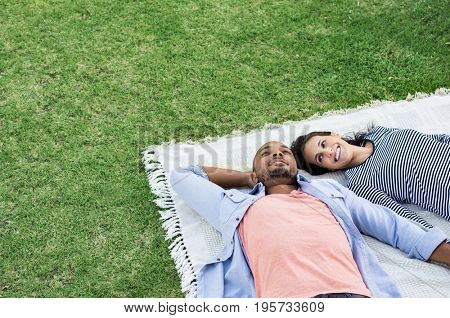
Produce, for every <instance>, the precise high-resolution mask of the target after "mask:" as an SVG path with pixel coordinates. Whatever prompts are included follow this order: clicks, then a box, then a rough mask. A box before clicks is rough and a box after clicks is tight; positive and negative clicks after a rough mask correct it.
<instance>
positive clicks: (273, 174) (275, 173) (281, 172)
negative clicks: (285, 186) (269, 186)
mask: <svg viewBox="0 0 450 318" xmlns="http://www.w3.org/2000/svg"><path fill="white" fill-rule="evenodd" d="M293 177H295V175H293V174H291V173H290V172H289V170H288V169H286V168H284V167H278V168H275V169H274V170H272V171H270V172H269V174H268V178H269V179H279V178H286V179H291V178H293Z"/></svg>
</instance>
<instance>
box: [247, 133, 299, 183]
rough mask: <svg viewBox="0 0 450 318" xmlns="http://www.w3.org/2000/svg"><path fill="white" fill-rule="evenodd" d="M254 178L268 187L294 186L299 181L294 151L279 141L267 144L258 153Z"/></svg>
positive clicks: (255, 159)
mask: <svg viewBox="0 0 450 318" xmlns="http://www.w3.org/2000/svg"><path fill="white" fill-rule="evenodd" d="M253 164H254V165H253V168H254V172H253V174H254V176H255V177H256V178H257V179H258V181H260V182H262V183H263V184H264V185H265V186H266V187H267V186H273V185H279V184H293V183H295V182H296V181H297V179H296V176H297V162H296V161H295V157H294V155H293V154H292V151H291V150H290V149H289V147H287V146H286V145H283V144H282V143H281V142H278V141H269V142H267V143H265V144H264V145H263V146H262V147H261V148H259V149H258V151H257V152H256V155H255V158H254V161H253Z"/></svg>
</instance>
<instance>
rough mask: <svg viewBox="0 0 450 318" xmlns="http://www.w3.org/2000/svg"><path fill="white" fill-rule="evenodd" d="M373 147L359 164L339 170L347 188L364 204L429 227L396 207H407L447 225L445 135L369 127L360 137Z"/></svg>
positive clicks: (449, 153) (449, 177) (449, 183)
mask: <svg viewBox="0 0 450 318" xmlns="http://www.w3.org/2000/svg"><path fill="white" fill-rule="evenodd" d="M364 139H365V140H370V141H371V142H372V143H373V145H374V152H373V154H372V155H371V156H370V157H369V158H368V159H367V160H366V161H365V162H364V163H363V164H361V165H359V166H356V167H353V168H350V169H348V170H346V171H345V174H346V176H347V180H348V187H349V188H350V189H351V190H352V191H353V192H355V193H356V194H357V195H359V196H361V197H363V198H366V199H367V200H369V201H371V202H373V203H376V204H380V205H384V206H387V207H389V208H390V209H391V210H393V211H395V212H396V213H397V214H399V215H401V216H403V217H405V218H408V219H410V220H412V221H415V222H418V223H419V224H421V225H423V226H425V227H428V228H431V227H432V226H431V225H430V224H428V223H427V222H426V221H425V220H424V219H423V218H421V217H420V216H418V215H417V214H416V213H415V212H413V211H411V210H409V209H407V208H405V207H403V206H402V205H400V204H399V203H413V204H416V205H418V206H420V207H422V208H424V209H426V210H428V211H431V212H434V213H436V214H438V215H440V216H442V217H443V218H445V219H446V220H448V221H450V136H449V135H426V134H423V133H420V132H418V131H415V130H412V129H395V128H385V127H381V126H378V127H375V128H374V129H372V130H371V131H370V132H368V133H367V134H366V135H365V136H364Z"/></svg>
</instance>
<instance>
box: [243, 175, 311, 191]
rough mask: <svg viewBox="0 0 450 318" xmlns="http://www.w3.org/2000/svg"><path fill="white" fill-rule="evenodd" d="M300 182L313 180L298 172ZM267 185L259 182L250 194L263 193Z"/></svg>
mask: <svg viewBox="0 0 450 318" xmlns="http://www.w3.org/2000/svg"><path fill="white" fill-rule="evenodd" d="M300 182H308V183H310V182H311V181H310V180H309V179H308V178H306V177H305V176H302V175H301V174H300V173H299V174H297V183H298V184H299V185H300ZM265 190H266V187H264V185H263V184H262V183H261V182H258V183H257V184H256V185H255V186H254V187H253V189H251V190H250V192H249V194H252V195H257V194H259V193H261V191H265Z"/></svg>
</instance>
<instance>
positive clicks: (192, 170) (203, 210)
mask: <svg viewBox="0 0 450 318" xmlns="http://www.w3.org/2000/svg"><path fill="white" fill-rule="evenodd" d="M170 185H171V186H172V188H173V190H175V192H176V193H177V194H178V195H179V196H180V197H181V198H182V199H183V200H184V201H185V202H186V204H187V205H188V206H189V207H190V208H191V209H193V210H194V211H196V212H197V213H198V214H199V215H200V216H201V217H203V218H204V219H205V220H206V221H207V222H208V223H209V224H211V226H213V227H214V228H215V229H216V230H218V231H219V232H222V230H223V229H222V228H221V226H220V220H219V211H220V209H219V205H220V202H221V201H222V198H223V197H224V192H225V190H224V189H223V188H221V187H219V186H218V185H216V184H214V183H212V182H210V181H208V176H207V174H206V173H205V172H204V171H203V170H202V169H201V168H200V167H198V166H192V167H189V168H186V169H176V170H174V171H172V172H171V174H170Z"/></svg>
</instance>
